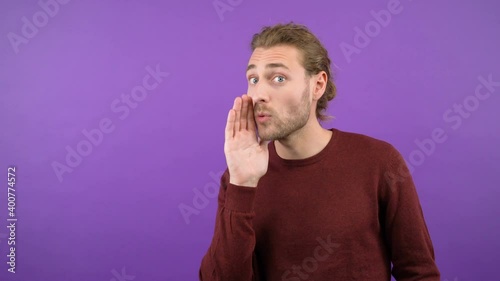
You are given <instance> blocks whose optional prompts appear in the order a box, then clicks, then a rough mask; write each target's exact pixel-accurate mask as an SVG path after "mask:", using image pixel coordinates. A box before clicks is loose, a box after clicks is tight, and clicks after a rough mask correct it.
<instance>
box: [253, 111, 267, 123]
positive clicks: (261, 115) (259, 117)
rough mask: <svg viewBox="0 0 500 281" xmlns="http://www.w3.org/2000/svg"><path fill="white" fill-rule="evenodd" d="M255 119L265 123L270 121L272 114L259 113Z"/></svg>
mask: <svg viewBox="0 0 500 281" xmlns="http://www.w3.org/2000/svg"><path fill="white" fill-rule="evenodd" d="M255 119H257V122H259V123H263V122H266V121H269V120H270V119H271V115H269V114H266V113H258V114H257V117H256V118H255Z"/></svg>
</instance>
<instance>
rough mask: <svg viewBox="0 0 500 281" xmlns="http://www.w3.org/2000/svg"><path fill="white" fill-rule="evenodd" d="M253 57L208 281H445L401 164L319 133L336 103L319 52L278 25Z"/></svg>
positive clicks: (353, 137)
mask: <svg viewBox="0 0 500 281" xmlns="http://www.w3.org/2000/svg"><path fill="white" fill-rule="evenodd" d="M251 47H252V51H253V53H252V56H251V58H250V61H249V64H248V67H247V79H248V93H247V95H243V96H241V97H237V98H236V99H235V101H234V106H233V108H232V109H231V110H229V114H228V118H227V124H226V129H225V144H224V153H225V156H226V162H227V167H228V168H227V170H226V172H225V173H224V175H223V176H222V179H221V187H220V191H219V197H218V209H217V215H216V223H215V232H214V236H213V240H212V243H211V245H210V247H209V249H208V251H207V253H206V254H205V256H204V257H203V259H202V261H201V268H200V270H199V278H200V280H203V281H215V280H218V281H219V280H223V281H255V280H259V281H264V280H265V281H278V280H289V281H300V280H315V281H332V280H339V281H345V280H363V281H369V280H376V281H382V280H387V281H388V280H390V278H391V274H392V275H393V276H394V277H395V278H396V280H398V281H403V280H408V281H409V280H420V281H422V280H425V281H439V279H440V273H439V270H438V268H437V266H436V264H435V260H434V249H433V246H432V242H431V239H430V236H429V233H428V230H427V226H426V224H425V220H424V216H423V212H422V209H421V206H420V203H419V199H418V195H417V193H416V189H415V186H414V183H413V180H412V178H411V175H410V173H409V171H408V168H407V166H406V164H405V162H404V159H403V157H402V156H401V154H400V153H399V152H398V151H397V150H396V149H395V148H394V147H393V146H392V145H390V144H389V143H387V142H384V141H382V140H377V139H374V138H371V137H368V136H365V135H361V134H356V133H349V132H344V131H340V130H338V129H335V128H331V129H324V128H322V127H321V125H320V124H319V120H325V119H327V118H328V116H325V115H324V114H323V113H324V111H325V109H326V108H327V104H328V101H330V100H332V99H333V98H334V97H335V94H336V90H335V86H334V84H333V81H332V78H331V77H332V76H331V71H330V59H329V58H328V52H327V51H326V49H325V48H324V47H323V46H322V44H321V43H320V42H319V40H318V39H317V38H316V37H315V36H314V35H313V34H312V33H311V32H310V31H309V30H308V29H307V28H306V27H305V26H301V25H296V24H293V23H290V24H286V25H281V24H279V25H275V26H272V27H265V28H263V30H262V31H261V32H260V33H259V34H255V35H254V36H253V40H252V44H251ZM391 262H392V264H393V266H392V269H391Z"/></svg>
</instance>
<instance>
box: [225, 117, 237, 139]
mask: <svg viewBox="0 0 500 281" xmlns="http://www.w3.org/2000/svg"><path fill="white" fill-rule="evenodd" d="M234 118H235V114H234V110H232V109H230V110H229V113H228V114H227V123H226V130H225V136H226V140H231V139H232V138H233V137H234Z"/></svg>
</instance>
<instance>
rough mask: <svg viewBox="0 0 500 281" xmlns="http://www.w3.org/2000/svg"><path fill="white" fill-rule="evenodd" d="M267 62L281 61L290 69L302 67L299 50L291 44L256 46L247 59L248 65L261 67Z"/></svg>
mask: <svg viewBox="0 0 500 281" xmlns="http://www.w3.org/2000/svg"><path fill="white" fill-rule="evenodd" d="M269 63H282V64H284V65H286V66H287V67H288V68H290V69H291V70H292V69H298V68H302V65H301V64H300V52H299V51H298V50H297V48H295V47H292V46H274V47H271V48H256V49H255V50H254V51H253V53H252V56H251V57H250V60H249V61H248V65H255V66H256V67H257V68H263V67H265V65H266V64H269Z"/></svg>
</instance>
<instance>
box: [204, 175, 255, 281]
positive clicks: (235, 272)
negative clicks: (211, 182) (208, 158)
mask: <svg viewBox="0 0 500 281" xmlns="http://www.w3.org/2000/svg"><path fill="white" fill-rule="evenodd" d="M221 192H225V196H224V200H220V201H219V206H218V209H217V217H216V223H215V231H214V236H213V239H212V243H211V245H210V247H209V249H208V251H207V253H206V254H205V256H204V257H203V259H202V262H201V267H200V272H199V275H200V280H202V281H216V280H217V281H220V280H242V281H252V280H254V278H255V276H254V272H253V262H252V258H253V253H254V249H255V232H254V229H253V225H252V221H253V217H254V212H253V210H252V209H253V201H254V197H255V192H256V190H255V188H251V187H244V186H236V185H233V184H228V187H227V190H225V191H222V189H221Z"/></svg>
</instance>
